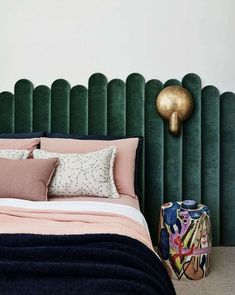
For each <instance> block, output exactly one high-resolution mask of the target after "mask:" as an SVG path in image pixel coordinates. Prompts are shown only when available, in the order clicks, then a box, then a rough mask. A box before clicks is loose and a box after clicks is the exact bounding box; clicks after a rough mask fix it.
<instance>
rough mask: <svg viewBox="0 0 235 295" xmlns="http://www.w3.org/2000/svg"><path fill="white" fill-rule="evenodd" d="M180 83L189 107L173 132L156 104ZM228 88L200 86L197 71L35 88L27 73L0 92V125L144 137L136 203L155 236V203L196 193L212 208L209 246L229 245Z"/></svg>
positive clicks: (233, 152)
mask: <svg viewBox="0 0 235 295" xmlns="http://www.w3.org/2000/svg"><path fill="white" fill-rule="evenodd" d="M169 85H182V86H183V87H185V88H186V89H187V90H188V91H190V93H191V94H192V96H193V101H194V110H193V113H192V116H191V117H190V118H189V120H187V121H185V122H184V123H183V126H182V133H181V136H179V137H176V138H175V137H173V136H172V135H171V134H169V132H168V126H167V122H163V120H162V118H161V117H160V116H159V115H158V113H157V111H156V108H155V101H156V97H157V95H158V94H159V92H160V91H161V89H162V88H163V87H166V86H169ZM234 109H235V95H234V93H231V92H226V93H224V94H222V95H220V93H219V91H218V90H217V89H216V88H215V87H213V86H207V87H205V88H203V89H201V79H200V77H198V76H197V75H196V74H192V73H191V74H188V75H186V76H185V77H184V78H183V80H182V81H178V80H175V79H170V80H168V81H167V82H166V83H165V84H163V83H162V82H161V81H159V80H156V79H152V80H150V81H148V82H147V83H146V82H145V79H144V77H143V76H142V75H140V74H136V73H134V74H131V75H129V76H128V78H127V80H126V81H125V82H124V81H122V80H120V79H113V80H111V81H109V82H108V80H107V78H106V77H105V76H104V75H103V74H101V73H95V74H93V75H92V76H91V77H90V79H89V83H88V88H86V87H84V86H82V85H76V86H74V87H72V88H71V87H70V85H69V83H68V82H67V81H66V80H63V79H59V80H56V81H55V82H54V83H53V84H52V86H51V88H49V87H47V86H38V87H36V88H35V89H34V88H33V85H32V83H31V82H30V81H28V80H25V79H23V80H20V81H18V82H17V83H16V85H15V90H14V95H13V94H11V93H9V92H2V93H1V94H0V132H1V133H6V132H13V133H14V132H32V131H34V132H35V131H47V132H52V133H55V132H61V133H66V134H69V133H78V134H81V135H88V134H90V135H109V136H126V135H133V134H134V135H139V136H144V139H145V142H144V146H143V150H142V152H141V157H140V170H139V174H138V184H139V186H140V198H139V199H140V205H141V209H142V211H143V212H144V213H145V216H146V219H147V221H148V224H149V227H150V232H151V236H152V238H153V240H154V243H156V241H157V224H158V220H159V209H160V205H161V204H162V203H164V202H167V201H175V200H182V199H195V200H196V201H198V202H202V203H205V204H206V205H207V206H208V207H209V209H210V210H211V223H212V232H213V245H235V235H234V234H233V232H234V229H235V226H234V221H233V215H234V208H235V181H234V179H235V168H234V158H235V127H234V126H235V118H234V113H235V111H234Z"/></svg>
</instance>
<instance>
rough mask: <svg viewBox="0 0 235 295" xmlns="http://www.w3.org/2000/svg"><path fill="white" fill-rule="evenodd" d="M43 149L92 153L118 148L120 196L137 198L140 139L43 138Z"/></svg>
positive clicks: (115, 173)
mask: <svg viewBox="0 0 235 295" xmlns="http://www.w3.org/2000/svg"><path fill="white" fill-rule="evenodd" d="M40 140H41V143H40V144H41V149H42V150H45V151H48V152H57V153H90V152H95V151H98V150H101V149H104V148H107V147H109V146H112V145H113V146H116V148H117V153H116V158H115V162H114V181H115V184H116V187H117V191H118V193H119V194H125V195H130V196H132V197H136V195H135V188H134V177H135V175H134V174H135V158H136V149H137V147H138V143H139V138H137V137H135V138H125V139H116V140H83V139H82V140H81V139H68V138H66V139H64V138H47V137H41V139H40Z"/></svg>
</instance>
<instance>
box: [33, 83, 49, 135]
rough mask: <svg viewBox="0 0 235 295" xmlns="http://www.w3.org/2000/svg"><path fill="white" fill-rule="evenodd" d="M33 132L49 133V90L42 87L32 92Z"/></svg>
mask: <svg viewBox="0 0 235 295" xmlns="http://www.w3.org/2000/svg"><path fill="white" fill-rule="evenodd" d="M33 130H34V131H47V132H50V131H51V89H50V88H49V87H47V86H44V85H40V86H38V87H36V88H35V89H34V91H33Z"/></svg>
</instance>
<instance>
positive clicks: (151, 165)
mask: <svg viewBox="0 0 235 295" xmlns="http://www.w3.org/2000/svg"><path fill="white" fill-rule="evenodd" d="M162 89H163V84H162V83H161V82H160V81H158V80H150V81H148V82H147V83H146V86H145V155H146V157H145V196H146V198H145V212H146V219H147V222H148V224H149V230H150V233H151V236H152V239H153V242H154V244H156V243H157V228H158V220H159V212H160V211H159V208H160V206H161V204H162V203H163V197H164V161H163V160H164V123H163V120H162V119H161V118H160V116H159V115H158V114H157V112H156V107H155V105H156V104H155V103H156V96H157V95H158V94H159V93H160V91H161V90H162Z"/></svg>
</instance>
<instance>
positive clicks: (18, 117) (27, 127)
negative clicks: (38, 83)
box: [15, 79, 33, 132]
mask: <svg viewBox="0 0 235 295" xmlns="http://www.w3.org/2000/svg"><path fill="white" fill-rule="evenodd" d="M32 131H33V84H32V83H31V82H30V81H28V80H26V79H22V80H19V81H18V82H16V84H15V132H32Z"/></svg>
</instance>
